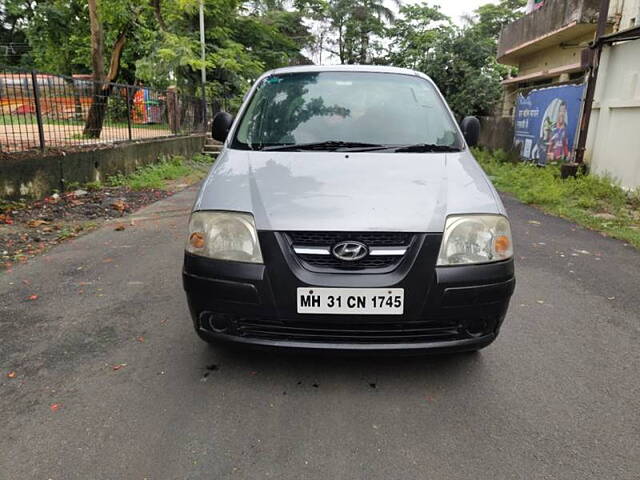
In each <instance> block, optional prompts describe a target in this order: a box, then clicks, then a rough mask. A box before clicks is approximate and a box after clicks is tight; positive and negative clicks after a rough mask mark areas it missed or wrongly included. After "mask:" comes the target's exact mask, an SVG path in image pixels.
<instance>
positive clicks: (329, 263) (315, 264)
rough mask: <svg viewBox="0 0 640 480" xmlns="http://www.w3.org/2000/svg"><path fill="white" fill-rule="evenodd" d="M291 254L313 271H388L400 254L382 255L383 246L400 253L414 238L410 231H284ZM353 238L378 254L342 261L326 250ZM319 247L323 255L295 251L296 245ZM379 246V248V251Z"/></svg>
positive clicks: (397, 261)
mask: <svg viewBox="0 0 640 480" xmlns="http://www.w3.org/2000/svg"><path fill="white" fill-rule="evenodd" d="M285 236H286V238H287V241H288V243H289V247H290V249H291V253H292V254H293V255H295V256H297V257H298V258H299V259H300V261H301V263H302V265H303V266H304V267H305V268H308V269H310V270H313V271H322V270H343V271H350V272H358V271H360V272H362V271H365V270H367V271H368V270H372V269H373V270H376V271H390V270H392V269H394V268H395V267H397V266H398V265H399V264H400V262H401V261H402V259H403V258H404V253H402V254H397V253H396V254H395V255H385V254H384V253H385V251H383V250H384V249H390V248H391V249H393V248H397V249H399V250H400V251H401V252H406V250H407V249H408V248H409V247H410V246H411V244H412V242H413V239H414V237H415V235H414V234H412V233H404V232H299V231H298V232H286V234H285ZM350 240H351V241H357V242H360V243H363V244H365V245H366V246H367V247H368V248H369V249H370V250H375V249H379V251H378V253H377V254H375V255H373V254H371V253H370V254H369V255H367V256H366V257H364V258H363V259H361V260H358V261H353V262H349V261H344V260H340V259H338V258H336V257H334V256H333V255H332V254H331V253H330V252H331V251H332V248H333V247H334V246H335V245H336V244H337V243H339V242H343V241H350ZM302 247H304V248H307V249H309V248H311V249H313V248H318V249H323V250H324V254H317V253H313V252H312V251H307V252H305V253H296V252H295V250H296V249H300V248H302ZM380 249H382V251H380Z"/></svg>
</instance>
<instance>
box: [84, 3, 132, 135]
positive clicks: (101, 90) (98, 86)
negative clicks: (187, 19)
mask: <svg viewBox="0 0 640 480" xmlns="http://www.w3.org/2000/svg"><path fill="white" fill-rule="evenodd" d="M91 2H94V3H95V0H89V3H91ZM127 29H128V26H125V28H124V30H122V32H120V35H118V39H117V40H116V43H115V45H114V46H113V51H112V52H111V60H110V62H109V72H108V73H107V75H106V77H105V76H104V70H103V72H102V78H101V80H100V81H94V84H93V101H92V102H91V107H90V108H89V114H88V115H87V121H86V123H85V126H84V132H83V133H84V136H85V137H89V138H100V134H101V133H102V125H103V124H104V119H105V117H106V115H107V106H108V102H109V95H111V91H112V90H113V85H112V84H111V83H112V82H114V81H115V80H116V79H117V78H118V74H119V73H120V60H121V59H122V51H123V50H124V46H125V44H126V43H127ZM92 44H93V29H92ZM100 49H101V50H102V48H100ZM100 64H101V65H102V61H101V62H100ZM96 66H97V65H96V64H95V62H94V69H95V67H96ZM128 114H129V115H130V114H131V112H129V113H128Z"/></svg>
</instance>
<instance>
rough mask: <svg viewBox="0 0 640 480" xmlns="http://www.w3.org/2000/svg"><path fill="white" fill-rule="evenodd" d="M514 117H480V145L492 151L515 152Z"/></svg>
mask: <svg viewBox="0 0 640 480" xmlns="http://www.w3.org/2000/svg"><path fill="white" fill-rule="evenodd" d="M513 134H514V127H513V117H480V140H479V145H480V146H481V147H484V148H488V149H490V150H496V149H498V148H501V149H502V150H504V151H506V152H511V151H513V150H514V146H513Z"/></svg>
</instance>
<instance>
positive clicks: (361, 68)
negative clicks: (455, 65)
mask: <svg viewBox="0 0 640 480" xmlns="http://www.w3.org/2000/svg"><path fill="white" fill-rule="evenodd" d="M296 72H376V73H398V74H402V75H413V76H417V77H422V78H426V79H429V77H428V76H427V75H425V74H424V73H422V72H416V71H415V70H411V69H408V68H399V67H388V66H382V65H300V66H295V67H283V68H276V69H274V70H270V71H268V72H266V73H265V76H267V75H280V74H285V73H296ZM429 80H430V79H429Z"/></svg>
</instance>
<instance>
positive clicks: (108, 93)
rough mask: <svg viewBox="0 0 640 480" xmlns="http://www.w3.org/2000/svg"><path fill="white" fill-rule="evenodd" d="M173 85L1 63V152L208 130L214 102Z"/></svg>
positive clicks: (141, 138) (66, 146)
mask: <svg viewBox="0 0 640 480" xmlns="http://www.w3.org/2000/svg"><path fill="white" fill-rule="evenodd" d="M218 104H219V103H218V102H214V104H212V105H209V106H207V108H206V112H207V118H206V119H204V118H203V111H204V109H203V107H204V106H205V104H204V102H203V100H202V99H200V98H195V97H189V96H185V95H180V94H178V93H177V92H176V91H174V90H165V91H161V90H154V89H151V88H146V87H143V86H134V85H122V84H117V83H100V82H94V81H92V80H91V79H90V78H87V77H86V76H74V77H67V76H62V75H51V74H45V73H40V72H30V71H21V70H16V69H13V68H9V67H2V66H0V152H5V153H6V152H8V153H12V152H24V151H28V150H34V149H40V150H44V149H45V148H56V149H61V150H65V149H74V148H76V147H85V146H93V145H104V144H112V143H118V142H129V141H135V140H143V139H152V138H161V137H170V136H176V135H189V134H191V133H199V132H204V131H205V130H206V125H207V124H208V121H209V119H210V118H211V113H212V112H213V110H214V108H215V106H217V105H218Z"/></svg>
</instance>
